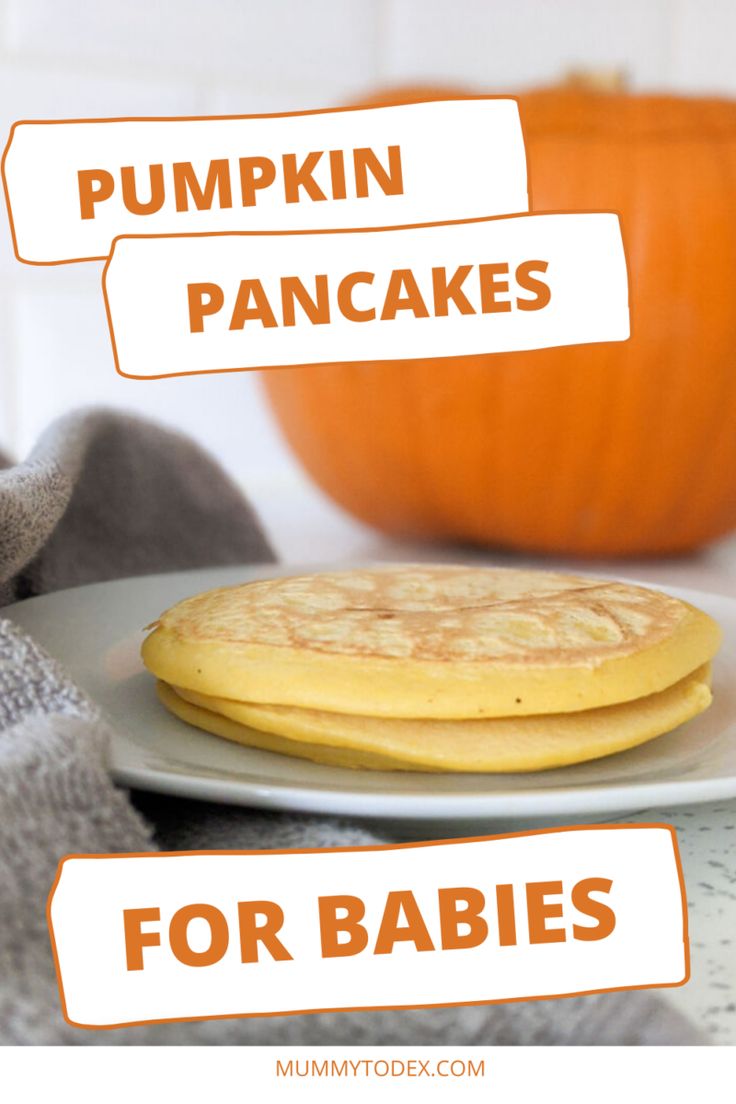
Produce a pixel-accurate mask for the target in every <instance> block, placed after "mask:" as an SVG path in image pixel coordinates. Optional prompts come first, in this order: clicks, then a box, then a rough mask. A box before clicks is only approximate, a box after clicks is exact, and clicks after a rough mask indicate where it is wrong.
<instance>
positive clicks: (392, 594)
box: [142, 565, 720, 720]
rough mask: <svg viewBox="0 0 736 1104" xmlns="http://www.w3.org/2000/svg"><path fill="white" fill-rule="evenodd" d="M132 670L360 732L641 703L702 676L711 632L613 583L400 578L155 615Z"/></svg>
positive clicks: (261, 589) (695, 617)
mask: <svg viewBox="0 0 736 1104" xmlns="http://www.w3.org/2000/svg"><path fill="white" fill-rule="evenodd" d="M152 628H153V632H151V634H150V635H149V636H148V637H147V639H146V641H145V643H144V645H143V649H142V654H143V660H144V662H145V664H146V666H147V667H148V668H149V669H150V670H151V671H152V672H153V674H154V675H156V676H157V678H159V679H161V680H162V681H164V682H166V683H169V684H170V685H174V686H179V687H183V688H185V689H186V690H192V691H195V692H196V693H198V694H204V695H207V696H208V697H215V698H228V699H231V700H236V701H242V702H250V703H260V704H267V705H281V706H287V705H288V706H294V707H297V708H299V709H313V710H320V711H327V712H335V713H342V714H349V715H351V716H361V717H385V718H412V719H418V718H426V719H433V720H438V719H442V720H446V719H470V718H476V719H477V718H481V717H494V718H495V717H524V716H529V715H535V714H544V715H548V714H558V713H567V712H577V711H582V710H591V709H598V708H601V707H604V706H609V705H613V704H618V703H621V702H625V701H632V700H634V699H637V698H642V697H645V696H648V695H652V694H656V693H658V692H659V691H661V690H664V689H666V688H667V687H670V686H672V685H673V684H674V683H676V682H679V681H680V680H682V679H684V678H685V676H686V675H688V674H690V673H692V672H693V671H695V670H696V669H697V668H699V667H702V666H703V665H704V664H705V663H707V662H709V660H710V659H711V658H712V656H713V655H714V654H715V652H716V651H717V649H718V646H719V643H720V630H719V628H718V626H717V625H716V623H715V622H714V621H713V620H712V619H711V618H710V617H708V616H707V615H706V614H704V613H702V612H701V611H700V610H697V609H695V608H694V607H693V606H691V605H689V604H688V603H686V602H682V601H680V600H679V599H677V598H673V597H670V596H669V595H666V594H662V593H660V592H658V591H654V590H650V589H648V588H644V587H639V586H633V585H630V584H627V583H620V582H607V581H603V580H600V581H599V580H595V579H589V578H584V577H579V576H575V575H562V574H555V573H552V572H542V571H525V570H517V569H503V568H501V569H495V568H493V569H491V568H476V567H451V566H423V565H404V566H391V567H385V568H372V569H360V570H351V571H342V572H334V573H325V574H314V575H304V576H296V577H281V578H274V579H265V580H259V581H256V582H251V583H245V584H243V585H240V586H234V587H225V588H220V589H217V590H212V591H208V592H206V593H204V594H199V595H195V596H194V597H192V598H188V599H186V600H185V601H183V602H180V603H178V605H176V606H174V607H172V608H171V609H170V610H168V611H167V612H166V613H164V614H163V615H162V616H161V617H160V619H159V620H158V622H156V624H155V626H152Z"/></svg>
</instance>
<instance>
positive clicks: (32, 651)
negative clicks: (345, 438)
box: [0, 413, 702, 1046]
mask: <svg viewBox="0 0 736 1104" xmlns="http://www.w3.org/2000/svg"><path fill="white" fill-rule="evenodd" d="M0 467H2V465H1V464H0ZM272 559H273V555H272V553H271V551H270V548H269V546H268V543H267V541H266V539H265V537H264V536H263V534H262V532H261V530H260V528H259V526H258V524H257V522H256V520H255V518H254V517H253V514H252V513H251V511H250V509H249V507H248V505H247V503H246V502H245V501H244V500H243V498H242V497H241V496H240V494H239V492H238V491H237V489H236V488H235V487H234V486H233V485H232V484H231V483H230V482H229V481H228V480H227V478H226V477H225V475H224V474H223V473H222V472H221V471H220V469H219V468H218V467H217V466H216V465H215V464H214V463H213V461H212V460H210V459H209V458H208V457H207V456H205V455H204V454H203V453H202V452H201V451H200V450H199V449H198V448H196V447H195V446H194V445H193V444H191V443H190V442H188V441H186V440H185V439H184V438H182V437H180V436H179V435H177V434H172V433H169V432H167V431H164V430H162V429H160V428H158V427H155V426H152V425H151V424H149V423H147V422H144V421H141V420H139V419H134V418H127V417H123V416H120V415H113V414H107V413H101V414H100V413H88V414H79V415H73V416H70V417H68V418H65V419H63V420H62V421H60V422H58V423H57V424H56V425H55V426H53V427H52V428H51V430H49V431H48V432H47V433H46V434H45V436H44V437H43V438H42V440H41V442H40V444H39V445H38V447H37V448H36V450H35V451H34V452H33V453H32V455H31V457H30V458H29V460H28V461H27V462H26V463H24V464H20V465H18V466H17V467H10V468H7V469H6V470H4V471H0V599H2V600H4V601H5V602H11V601H13V600H14V599H19V598H23V597H26V596H28V595H31V594H37V593H41V592H43V591H47V590H53V589H58V588H60V587H66V586H73V585H80V584H82V583H86V582H94V581H99V580H101V579H108V578H113V577H116V576H123V575H135V574H141V573H147V572H153V571H163V570H167V569H178V568H185V567H195V566H205V565H208V564H212V565H214V564H226V563H238V562H242V563H246V562H249V561H250V562H257V561H261V562H262V561H264V560H272ZM9 614H10V617H9V619H5V620H3V619H1V618H0V1043H2V1044H4V1045H9V1044H21V1045H37V1044H71V1045H88V1044H98V1045H99V1044H103V1045H110V1044H118V1045H130V1044H141V1043H145V1044H191V1043H197V1044H238V1043H242V1044H278V1045H284V1044H295V1045H296V1044H299V1045H323V1046H325V1045H330V1046H337V1045H340V1044H343V1045H368V1044H370V1045H380V1044H392V1045H433V1044H437V1045H439V1044H445V1045H450V1044H454V1045H490V1044H494V1045H504V1044H507V1045H508V1044H512V1045H513V1044H575V1045H581V1044H636V1045H643V1044H651V1045H663V1044H665V1045H666V1044H691V1043H699V1042H701V1041H702V1040H701V1038H700V1036H699V1035H698V1033H697V1031H696V1030H695V1029H694V1028H693V1027H692V1026H691V1025H690V1024H688V1023H687V1022H686V1021H684V1020H683V1019H682V1018H681V1017H680V1016H679V1015H677V1014H676V1013H675V1012H674V1011H673V1010H672V1009H671V1008H670V1007H669V1005H667V1004H666V1003H664V1002H663V1001H662V1000H661V999H660V998H659V997H658V996H657V995H655V994H652V993H647V992H632V993H612V994H603V995H600V996H592V997H581V998H574V999H569V1000H555V1001H533V1002H529V1003H520V1004H509V1005H494V1006H488V1007H472V1008H470V1007H469V1008H451V1009H450V1008H448V1009H432V1010H421V1011H420V1010H417V1011H396V1012H361V1013H356V1012H350V1013H330V1014H318V1015H313V1016H284V1017H280V1018H267V1019H257V1018H255V1019H243V1020H229V1021H228V1020H217V1021H211V1022H204V1023H192V1024H170V1025H166V1024H163V1025H155V1026H151V1027H138V1028H121V1029H118V1030H116V1031H111V1032H95V1031H89V1032H88V1031H85V1030H83V1029H78V1028H72V1027H69V1026H67V1025H66V1024H65V1023H64V1021H63V1019H62V1016H61V1012H60V1006H59V1000H58V993H57V988H56V981H55V977H54V970H53V964H52V958H51V952H50V946H49V939H48V932H47V929H46V920H45V901H46V897H47V894H48V891H49V888H50V886H51V883H52V881H53V878H54V874H55V871H56V865H57V863H58V861H59V859H60V858H61V857H62V856H63V855H65V854H69V853H71V852H87V853H90V852H115V851H118V852H120V851H144V850H148V849H151V850H153V849H156V848H161V849H163V850H187V849H209V848H233V849H255V848H268V847H275V848H288V847H305V846H306V847H329V846H340V845H342V846H345V845H351V844H370V843H375V842H379V843H385V842H391V841H390V840H389V839H388V838H387V837H386V836H383V835H378V834H377V833H376V830H375V829H372V830H371V831H369V830H368V829H366V828H365V827H363V826H361V825H360V824H357V823H350V822H346V821H341V820H335V819H328V818H319V817H300V816H293V815H286V814H283V815H277V814H263V813H258V812H250V811H248V810H244V809H239V808H238V809H230V808H225V807H221V806H211V805H207V804H205V803H200V802H191V801H185V800H180V799H175V798H164V797H158V796H152V795H143V794H133V795H128V794H126V793H125V792H123V791H121V790H119V789H116V787H115V786H114V785H113V784H112V782H111V781H110V778H109V776H108V774H107V772H106V769H105V749H106V744H107V741H108V739H109V736H110V732H109V728H108V723H107V721H106V720H105V718H103V717H102V716H100V714H99V712H98V710H97V709H96V707H95V705H94V703H92V702H90V701H89V700H87V699H86V698H85V697H84V695H83V694H82V693H81V692H80V691H79V690H78V688H77V687H75V686H74V685H73V684H72V683H71V681H70V680H69V678H68V677H67V676H66V675H65V674H64V672H63V670H61V669H60V668H59V666H58V665H57V664H56V663H54V662H53V661H52V660H51V659H50V658H49V657H48V656H47V655H45V654H44V653H43V652H42V651H41V650H40V649H39V648H38V647H37V645H36V644H35V643H34V642H33V641H32V640H30V639H29V638H28V637H27V636H26V635H25V634H24V633H23V632H21V631H20V630H19V629H18V628H17V627H16V626H14V625H13V623H12V608H11V609H10V611H9Z"/></svg>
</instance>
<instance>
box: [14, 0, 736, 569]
mask: <svg viewBox="0 0 736 1104" xmlns="http://www.w3.org/2000/svg"><path fill="white" fill-rule="evenodd" d="M734 43H736V4H734V3H732V2H730V0H615V2H612V0H555V2H554V3H552V2H549V0H512V2H510V0H447V2H445V0H308V2H298V0H269V2H267V0H211V2H209V3H205V2H202V0H125V2H111V0H97V2H93V0H89V2H83V0H0V124H1V125H0V129H1V130H2V131H3V132H4V134H7V131H8V129H9V127H10V124H11V123H12V122H13V121H14V120H15V119H17V118H63V117H67V118H74V117H80V116H115V115H121V114H125V115H146V114H152V115H176V114H189V115H192V114H228V113H233V114H247V113H258V112H270V111H289V110H297V109H308V108H318V107H324V106H332V105H339V104H341V103H344V102H346V101H349V100H351V99H355V98H357V97H359V96H361V95H363V94H365V93H369V92H372V91H374V90H375V89H377V88H381V87H385V86H393V87H396V86H399V85H402V84H409V83H414V84H416V83H425V82H426V83H439V84H442V83H446V84H448V85H455V86H463V87H466V88H470V89H478V90H481V91H495V92H513V91H516V90H519V89H522V88H526V87H530V86H532V87H533V86H539V85H545V84H551V83H555V82H558V81H560V80H563V79H565V78H566V76H567V75H568V74H569V73H570V71H571V70H583V71H585V72H586V73H587V74H590V75H592V79H593V80H600V81H602V82H603V83H606V82H607V81H610V80H612V79H619V77H622V78H623V79H624V80H625V81H626V83H627V87H628V88H630V89H631V90H633V91H645V90H671V91H675V92H678V93H685V94H706V93H716V94H725V95H732V94H736V64H734V54H735V50H734ZM0 227H1V229H0V234H1V235H2V238H1V239H0V285H1V287H0V446H1V447H2V448H3V449H5V450H6V451H8V452H9V453H10V454H11V455H13V456H15V457H22V456H24V455H25V454H26V453H27V451H28V449H29V448H30V447H31V445H32V444H33V442H34V440H35V439H36V437H37V436H38V433H39V432H40V430H41V429H42V428H43V427H44V426H45V425H46V424H47V423H48V422H49V421H50V420H51V419H52V418H53V417H55V416H56V415H58V414H60V413H62V412H64V411H66V410H68V409H70V408H73V407H76V406H79V405H91V404H98V403H102V404H105V405H108V406H114V407H118V408H127V409H133V410H137V411H140V412H142V413H145V414H148V415H150V416H152V417H154V418H157V419H159V420H161V421H163V422H166V423H168V424H169V425H172V426H175V427H177V428H180V429H183V430H185V431H186V432H188V433H189V434H191V435H192V436H193V437H195V438H196V439H197V440H198V441H200V442H201V443H202V444H204V445H205V446H206V447H207V448H208V449H210V450H211V451H212V452H213V453H214V454H215V455H216V456H217V457H218V458H219V459H220V461H221V462H222V463H223V465H224V466H225V467H226V468H227V470H228V471H229V472H230V473H231V474H232V475H233V476H234V477H235V478H236V479H237V480H238V482H239V483H240V484H242V486H243V487H244V488H245V489H246V490H247V492H248V494H249V495H250V496H251V498H252V500H253V501H254V503H255V505H256V507H257V508H258V510H259V512H260V514H261V516H262V517H263V519H264V522H265V525H266V527H267V529H268V532H269V534H270V536H271V538H272V540H273V541H274V544H275V546H276V549H277V551H278V552H279V553H280V555H281V556H283V557H284V558H288V559H291V560H293V561H302V562H309V561H311V562H315V561H319V560H327V559H336V558H339V557H349V556H353V557H367V556H373V555H378V556H381V555H384V554H391V551H392V548H393V545H391V542H388V541H384V540H382V538H380V537H379V536H378V535H377V534H376V533H375V532H374V531H373V530H371V529H369V528H367V527H365V526H363V525H361V524H359V523H358V522H356V521H354V520H352V519H351V518H350V517H349V516H348V515H347V514H346V513H344V512H343V511H342V510H340V509H339V508H338V507H337V506H335V505H333V504H332V503H331V502H330V501H329V500H328V498H327V497H326V496H325V495H323V494H322V492H321V491H319V490H318V489H317V488H316V486H315V485H314V484H313V483H312V482H311V481H310V480H309V479H308V478H307V477H306V476H305V475H304V474H303V472H302V470H301V468H300V466H299V465H298V463H297V462H296V461H295V459H294V458H293V457H292V455H291V453H290V451H289V449H288V448H287V446H286V444H285V442H284V440H283V438H282V436H281V433H280V431H279V429H278V427H277V425H276V423H275V420H274V417H273V415H272V414H271V412H270V410H269V408H268V406H267V405H266V403H265V400H264V396H263V393H262V388H261V381H260V379H259V377H258V374H257V373H242V374H232V375H226V376H225V375H223V376H200V377H193V378H181V379H175V380H161V381H154V382H137V381H130V380H125V379H121V378H119V377H118V376H117V375H116V373H115V370H114V367H113V362H112V357H111V352H110V345H109V339H108V332H107V327H106V323H105V317H104V308H103V300H102V295H101V292H100V272H101V265H98V264H80V265H69V266H61V267H52V268H31V267H28V266H24V265H21V264H19V263H18V262H17V261H15V259H14V257H13V253H12V249H11V246H10V242H9V238H8V234H7V225H6V220H5V218H2V219H0ZM407 432H410V429H408V430H407ZM731 549H732V545H731V543H730V542H726V544H720V545H718V546H716V548H715V550H713V551H711V552H710V553H709V554H708V560H707V565H708V569H710V567H712V565H713V564H714V563H715V564H717V565H718V566H720V567H722V568H723V569H724V570H729V569H730V564H731V561H732V559H733V555H732V551H731ZM689 581H693V580H692V576H691V577H690V578H689Z"/></svg>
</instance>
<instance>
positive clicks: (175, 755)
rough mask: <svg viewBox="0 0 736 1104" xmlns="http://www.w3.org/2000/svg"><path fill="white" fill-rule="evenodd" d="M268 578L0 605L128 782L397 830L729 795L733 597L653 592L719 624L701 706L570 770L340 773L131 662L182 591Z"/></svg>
mask: <svg viewBox="0 0 736 1104" xmlns="http://www.w3.org/2000/svg"><path fill="white" fill-rule="evenodd" d="M311 570H314V569H313V568H312V569H311ZM278 573H281V574H296V573H298V570H297V569H296V568H294V567H291V568H289V569H288V570H287V569H278V568H274V567H273V566H267V567H261V568H252V567H249V568H243V567H240V568H218V569H207V570H200V571H183V572H176V573H173V574H169V575H155V576H146V577H144V578H139V579H122V580H119V581H116V582H111V583H98V584H95V585H93V586H86V587H80V588H79V589H76V590H66V591H61V592H59V593H56V594H49V595H45V596H43V597H40V598H31V599H28V600H27V601H25V602H19V603H17V604H16V605H14V606H11V607H8V608H7V609H6V610H4V611H1V612H2V613H3V614H4V615H6V616H8V617H10V618H11V619H12V620H13V621H15V622H17V623H18V624H19V625H21V626H23V627H24V628H26V629H27V630H28V631H29V632H30V633H31V634H32V635H33V636H34V637H35V639H36V640H37V641H38V642H39V643H40V644H42V645H43V646H44V647H45V648H46V649H47V650H48V651H49V652H50V653H51V654H52V655H53V656H55V657H56V658H57V659H59V660H60V661H61V662H62V663H63V665H64V666H65V668H66V669H67V671H68V672H69V673H70V674H71V675H72V677H73V678H74V679H75V680H76V681H77V682H78V683H79V684H80V685H81V686H82V687H84V689H85V690H86V691H87V692H88V694H89V695H90V696H91V697H92V698H93V699H94V700H95V701H97V702H98V703H99V704H100V705H101V706H102V707H103V709H105V710H106V711H107V713H108V714H109V715H110V716H111V717H112V720H113V722H114V725H115V728H116V731H117V736H116V739H115V741H114V744H113V746H112V748H111V767H112V772H113V775H114V777H115V778H116V780H117V781H119V782H121V783H123V784H124V785H128V786H133V787H137V788H139V789H144V790H154V791H158V792H161V793H170V794H178V795H181V796H188V797H194V798H201V799H206V800H209V801H220V802H227V803H231V804H238V805H251V806H259V807H261V808H269V809H292V810H300V811H303V812H320V813H336V814H346V815H351V816H359V817H369V818H371V817H374V818H387V817H388V818H391V819H393V820H395V821H402V820H403V821H405V822H407V826H408V823H409V822H416V823H421V824H424V825H425V827H426V824H427V822H428V821H434V822H436V823H437V824H438V825H439V824H444V825H450V826H452V827H453V828H455V829H459V828H461V827H462V828H468V827H469V828H471V829H475V830H476V833H477V830H478V828H479V827H480V826H481V825H483V824H498V823H500V822H514V821H521V822H524V823H527V824H529V823H535V822H539V821H543V820H547V821H548V820H550V819H560V818H562V819H567V820H570V819H571V818H581V817H582V818H584V819H596V818H597V819H604V818H606V817H607V816H609V815H610V814H612V813H613V814H616V813H618V814H620V813H625V812H632V811H634V810H639V809H649V808H652V807H655V806H656V807H662V806H672V805H678V804H692V803H695V802H701V801H715V800H720V799H724V798H728V797H733V796H736V679H734V677H733V676H734V672H736V600H735V599H733V598H726V597H722V596H720V595H714V594H706V593H702V592H699V591H689V590H684V589H675V588H670V587H663V588H662V589H663V590H668V592H669V593H671V594H675V595H676V596H678V597H681V598H685V599H687V600H688V601H690V602H692V603H693V604H695V605H697V606H700V607H701V608H702V609H704V610H706V611H707V612H708V613H710V614H711V615H712V616H713V617H715V618H716V619H717V620H718V621H719V622H720V624H721V625H722V626H723V629H724V631H725V642H724V646H723V648H722V650H721V653H720V655H719V657H718V659H717V660H716V664H715V673H714V703H713V705H712V706H711V708H710V709H709V710H708V711H707V712H706V713H704V714H703V715H702V716H700V717H697V718H696V719H695V720H694V721H691V722H690V723H689V724H687V725H683V726H682V727H681V728H680V729H678V730H677V731H675V732H672V733H669V734H668V735H666V736H661V737H659V739H657V740H653V741H652V742H650V743H648V744H644V745H643V746H642V747H639V748H635V749H634V750H632V751H627V752H623V753H621V754H619V755H612V756H609V757H608V758H606V759H599V760H597V761H595V762H592V763H587V764H580V765H579V766H575V767H564V768H561V769H558V770H552V771H540V772H538V773H535V774H516V775H492V774H488V775H483V774H474V775H457V774H447V775H438V774H412V773H401V772H396V773H385V774H384V773H375V772H373V771H351V770H346V769H342V768H337V767H324V766H318V765H317V764H312V763H308V762H306V761H305V760H301V759H291V758H287V757H286V756H281V755H275V754H273V753H270V752H265V751H257V750H255V749H250V748H243V747H240V746H238V745H236V744H230V743H228V742H227V741H225V740H221V739H218V738H217V737H216V736H210V735H209V734H207V733H204V732H200V731H199V730H198V729H195V728H191V727H190V726H189V725H186V724H184V723H183V722H182V721H179V720H177V718H175V717H173V716H171V715H170V714H168V713H167V712H166V711H165V710H164V709H163V708H162V707H161V705H160V704H159V702H158V700H157V698H156V695H155V692H154V688H153V679H152V678H151V676H150V675H148V674H147V673H146V672H145V671H144V670H143V667H142V665H141V662H140V659H139V658H138V649H139V647H140V644H141V640H142V639H143V635H144V634H143V632H142V630H143V627H144V626H145V625H147V624H149V623H150V622H151V621H153V620H154V619H155V618H156V617H157V616H158V614H159V613H160V612H161V611H162V610H164V609H165V608H166V607H168V606H170V605H172V604H173V603H174V602H176V601H178V600H179V599H181V598H184V597H186V596H187V595H189V594H195V593H196V592H198V591H201V590H206V589H208V588H209V587H214V586H226V585H228V584H232V583H237V582H242V581H244V580H247V579H253V578H258V577H263V576H265V575H274V574H278Z"/></svg>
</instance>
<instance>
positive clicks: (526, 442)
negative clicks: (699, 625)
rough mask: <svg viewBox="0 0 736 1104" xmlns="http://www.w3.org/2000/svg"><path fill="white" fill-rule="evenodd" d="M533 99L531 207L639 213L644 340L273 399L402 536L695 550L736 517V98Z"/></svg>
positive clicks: (325, 469) (364, 508)
mask: <svg viewBox="0 0 736 1104" xmlns="http://www.w3.org/2000/svg"><path fill="white" fill-rule="evenodd" d="M432 95H434V96H435V97H436V96H446V95H447V93H446V92H442V91H436V90H435V91H434V93H432V92H428V91H427V90H426V89H424V90H418V91H417V92H416V93H415V94H413V93H409V94H406V95H400V96H388V97H386V98H385V99H384V101H383V102H388V101H389V100H390V101H395V102H398V101H400V100H411V99H427V98H431V97H432ZM519 101H520V110H521V118H522V124H523V127H524V133H525V138H526V144H527V155H528V163H529V172H530V184H531V195H532V209H533V210H536V211H544V210H553V211H560V210H562V211H564V210H569V211H576V210H593V211H595V210H616V211H618V212H619V213H620V215H621V221H622V230H623V236H624V245H625V248H626V253H627V258H628V265H629V275H630V285H631V321H632V337H631V339H630V340H629V341H628V342H624V343H609V344H603V345H593V346H580V347H577V348H576V347H570V348H559V349H546V350H540V351H535V352H531V353H512V354H496V355H488V356H474V357H458V358H455V359H448V360H439V359H436V360H421V361H411V360H407V361H397V362H391V363H380V364H346V365H337V366H334V365H333V366H321V365H320V366H316V367H306V368H298V369H292V370H281V371H277V372H268V373H266V374H265V376H264V379H265V385H266V389H267V392H268V394H269V396H270V400H271V403H272V405H273V408H274V410H275V412H276V414H277V416H278V419H279V421H280V423H281V425H282V427H283V429H284V432H285V434H286V437H287V439H288V441H289V442H290V443H291V445H292V447H293V448H294V450H295V451H296V453H297V454H298V456H299V457H300V458H301V460H302V462H303V463H304V465H305V467H306V469H307V470H308V472H309V473H310V474H311V475H312V476H313V477H314V479H315V480H316V481H317V483H318V484H319V485H320V486H321V487H322V488H324V490H326V491H327V492H328V494H330V495H331V496H332V497H333V498H334V499H335V500H336V501H337V502H338V503H340V504H341V505H342V506H343V507H345V508H346V509H347V510H349V511H350V512H351V513H353V514H354V515H356V516H357V517H358V518H361V519H362V520H363V521H366V522H368V523H370V524H372V525H375V526H377V527H378V528H380V529H383V530H385V531H387V532H391V533H396V534H405V535H412V536H416V535H421V536H426V537H428V538H441V539H456V540H463V541H472V542H477V543H481V544H484V545H493V546H506V547H512V548H519V549H528V550H536V551H554V552H567V553H576V554H583V555H634V554H642V553H665V552H676V551H681V550H686V549H690V548H693V547H695V546H697V545H700V544H702V543H703V542H705V541H709V540H711V539H713V538H715V537H718V536H719V535H721V534H724V533H726V532H728V531H729V530H730V529H732V528H733V527H734V525H736V103H731V102H728V101H717V100H703V99H685V98H676V97H644V96H633V95H625V94H618V93H616V94H608V93H592V92H589V91H579V90H578V91H576V90H564V89H556V90H555V89H551V90H549V91H540V92H531V93H527V94H524V95H522V96H520V97H519ZM374 102H377V101H374ZM358 347H359V344H357V343H356V348H358Z"/></svg>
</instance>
